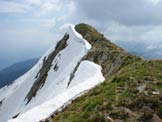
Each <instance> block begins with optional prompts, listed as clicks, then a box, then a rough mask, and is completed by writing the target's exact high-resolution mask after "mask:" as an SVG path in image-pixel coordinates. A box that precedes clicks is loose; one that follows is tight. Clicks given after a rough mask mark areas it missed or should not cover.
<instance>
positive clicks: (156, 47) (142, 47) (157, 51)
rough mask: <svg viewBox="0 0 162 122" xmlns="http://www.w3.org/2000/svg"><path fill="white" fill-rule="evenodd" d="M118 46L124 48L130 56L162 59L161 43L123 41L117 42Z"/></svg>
mask: <svg viewBox="0 0 162 122" xmlns="http://www.w3.org/2000/svg"><path fill="white" fill-rule="evenodd" d="M114 43H115V44H116V45H118V46H120V47H122V48H124V49H125V50H127V51H128V52H129V53H130V54H135V55H139V56H142V57H144V58H145V59H162V43H161V41H157V42H153V41H121V40H116V41H115V42H114Z"/></svg>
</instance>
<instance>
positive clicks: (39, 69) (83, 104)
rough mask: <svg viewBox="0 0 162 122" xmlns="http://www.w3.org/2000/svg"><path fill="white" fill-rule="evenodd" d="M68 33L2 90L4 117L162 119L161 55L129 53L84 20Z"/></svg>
mask: <svg viewBox="0 0 162 122" xmlns="http://www.w3.org/2000/svg"><path fill="white" fill-rule="evenodd" d="M67 34H68V35H69V37H68V38H66V39H65V38H63V39H62V40H60V41H59V42H58V45H55V46H53V47H51V48H50V49H49V50H48V51H47V52H46V54H45V55H44V56H42V58H41V59H40V60H39V62H38V63H37V64H36V65H35V66H34V67H33V68H32V69H31V70H30V71H29V72H28V73H26V74H25V75H24V76H22V77H21V79H18V80H17V82H15V83H14V84H12V85H10V86H9V87H7V88H5V89H0V101H1V106H0V107H1V109H0V115H2V116H1V118H0V119H1V120H2V121H4V122H5V120H7V122H146V121H147V122H161V119H160V118H161V117H162V108H161V103H162V99H161V96H162V87H161V85H162V81H161V79H162V76H161V74H162V70H161V67H162V61H161V60H144V59H143V58H141V57H139V56H135V55H130V54H129V53H127V52H126V51H125V50H123V49H122V48H120V47H118V46H116V45H115V44H113V43H112V42H111V41H110V40H108V39H106V38H105V37H104V35H103V34H101V33H99V32H98V31H97V30H96V29H94V28H93V27H91V26H90V25H87V24H84V23H81V24H78V25H76V26H73V25H72V26H70V27H69V30H68V32H67ZM64 42H65V43H64ZM62 44H63V45H62ZM61 45H62V46H61ZM20 82H21V84H20ZM24 86H25V87H24ZM28 95H29V97H28ZM26 96H27V97H28V99H25V98H27V97H26ZM15 97H17V98H19V101H17V102H16V105H17V106H16V107H15V106H9V105H10V104H11V103H12V104H14V103H15V101H12V100H13V98H14V99H15ZM6 106H7V107H8V106H9V107H10V108H11V109H10V110H9V109H8V108H7V107H6ZM11 112H12V113H11ZM6 113H8V114H6ZM33 115H36V116H33ZM8 116H9V117H8Z"/></svg>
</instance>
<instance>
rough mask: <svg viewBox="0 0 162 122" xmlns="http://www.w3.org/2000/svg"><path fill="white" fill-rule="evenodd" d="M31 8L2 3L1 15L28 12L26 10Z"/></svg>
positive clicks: (0, 2)
mask: <svg viewBox="0 0 162 122" xmlns="http://www.w3.org/2000/svg"><path fill="white" fill-rule="evenodd" d="M29 8H30V6H28V5H25V4H22V3H16V2H11V1H0V12H1V13H22V12H26V10H27V9H29Z"/></svg>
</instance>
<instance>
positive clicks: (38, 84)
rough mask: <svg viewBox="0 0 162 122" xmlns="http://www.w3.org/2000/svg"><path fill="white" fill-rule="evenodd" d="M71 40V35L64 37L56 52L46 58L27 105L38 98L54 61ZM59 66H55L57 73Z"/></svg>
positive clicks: (30, 92)
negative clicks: (37, 95) (38, 92)
mask: <svg viewBox="0 0 162 122" xmlns="http://www.w3.org/2000/svg"><path fill="white" fill-rule="evenodd" d="M68 39H69V35H68V34H65V36H64V37H63V39H61V40H60V41H59V42H58V43H57V45H56V47H55V49H54V51H53V52H52V53H51V54H49V56H48V57H44V59H43V64H42V68H41V69H40V70H39V72H38V74H37V76H36V80H35V82H34V84H33V86H32V88H31V89H30V91H29V93H28V94H27V96H26V98H25V99H27V104H28V103H29V102H30V101H31V99H32V98H33V97H34V96H36V94H37V91H38V90H39V89H40V88H41V87H43V85H44V83H45V81H46V78H47V76H48V72H49V70H50V68H51V66H52V62H53V60H54V59H55V57H56V55H57V54H58V53H59V52H60V51H61V50H63V49H64V48H65V47H66V46H67V40H68ZM58 68H59V67H58V66H57V64H56V65H55V66H54V70H55V71H57V70H58Z"/></svg>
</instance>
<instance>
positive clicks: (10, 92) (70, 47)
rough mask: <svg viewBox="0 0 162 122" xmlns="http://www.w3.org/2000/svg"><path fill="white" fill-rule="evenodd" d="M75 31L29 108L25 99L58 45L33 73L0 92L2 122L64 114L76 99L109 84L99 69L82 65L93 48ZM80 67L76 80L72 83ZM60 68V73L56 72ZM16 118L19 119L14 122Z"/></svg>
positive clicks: (29, 121) (35, 120)
mask: <svg viewBox="0 0 162 122" xmlns="http://www.w3.org/2000/svg"><path fill="white" fill-rule="evenodd" d="M74 27H75V26H73V25H71V26H70V27H69V29H68V32H67V33H68V34H69V36H70V38H69V39H68V41H67V46H66V47H65V48H64V49H63V50H61V51H60V52H59V53H58V54H57V56H56V57H55V59H54V60H53V62H52V66H51V68H50V70H49V72H48V76H47V79H46V82H45V84H44V85H43V87H42V88H40V89H39V90H38V92H37V94H36V96H35V97H34V98H32V99H31V101H30V102H29V103H28V104H26V103H27V101H26V99H25V97H26V96H27V94H28V92H29V91H30V89H31V87H32V86H33V84H34V82H35V80H36V75H37V73H38V72H39V70H40V69H41V68H42V64H43V59H44V57H48V55H49V54H50V53H51V52H52V51H53V50H54V49H55V45H54V46H52V47H51V48H50V49H49V50H48V51H47V52H46V53H45V55H44V56H43V57H42V58H41V59H40V60H39V62H38V63H37V64H36V65H35V66H34V67H33V68H32V69H31V70H30V71H28V72H27V73H26V74H24V75H23V76H22V77H20V78H19V79H17V80H16V81H15V82H14V83H13V84H12V85H10V86H8V87H4V88H2V89H0V103H2V105H0V120H1V122H38V121H40V120H42V119H45V118H47V117H49V116H50V115H51V114H52V113H54V112H55V111H58V110H61V109H62V108H64V106H66V105H68V104H69V103H70V102H71V101H72V100H73V99H75V98H76V97H78V96H80V95H81V94H83V93H84V92H85V91H87V90H89V89H91V88H93V87H94V86H96V85H97V84H99V83H101V82H103V81H104V80H105V79H104V77H103V75H102V72H101V70H102V69H101V67H100V66H99V65H97V64H95V63H93V62H90V61H86V60H84V61H82V58H83V56H85V55H86V54H87V52H88V50H90V49H91V45H90V44H89V43H88V42H87V41H86V40H84V39H83V38H82V36H81V35H80V34H79V33H77V32H76V31H75V28H74ZM78 63H79V66H78V68H77V70H76V72H75V73H74V77H73V78H72V80H71V81H70V82H69V79H70V78H71V74H72V73H73V72H74V70H75V69H76V67H77V65H78ZM56 64H57V65H58V70H57V71H55V70H54V66H55V65H56ZM69 83H70V84H69ZM17 115H18V116H17ZM15 116H17V117H16V118H14V119H13V117H15Z"/></svg>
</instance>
